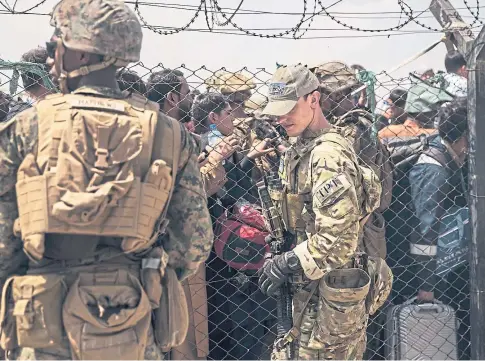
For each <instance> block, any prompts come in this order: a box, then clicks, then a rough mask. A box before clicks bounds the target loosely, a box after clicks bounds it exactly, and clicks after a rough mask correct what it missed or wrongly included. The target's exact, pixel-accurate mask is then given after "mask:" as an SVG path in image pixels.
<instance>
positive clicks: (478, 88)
mask: <svg viewBox="0 0 485 361" xmlns="http://www.w3.org/2000/svg"><path fill="white" fill-rule="evenodd" d="M484 42H485V27H484V28H483V29H482V31H481V32H480V34H479V36H478V38H477V39H476V40H475V43H474V44H473V46H472V47H471V53H470V57H469V58H468V63H467V67H468V69H469V70H468V71H469V73H468V129H469V134H468V142H469V152H470V153H469V185H470V197H469V205H470V216H471V224H472V243H471V247H470V253H471V261H470V262H471V263H470V301H471V304H470V307H471V310H470V323H471V350H472V356H471V357H472V359H474V360H483V359H485V241H484V239H482V238H481V237H483V236H484V235H485V160H484V159H483V157H484V154H485V48H484V47H483V44H484ZM480 154H482V155H480Z"/></svg>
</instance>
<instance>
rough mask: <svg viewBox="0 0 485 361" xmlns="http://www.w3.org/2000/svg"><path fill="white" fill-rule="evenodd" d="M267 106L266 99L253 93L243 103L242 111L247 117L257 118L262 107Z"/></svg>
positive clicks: (259, 94)
mask: <svg viewBox="0 0 485 361" xmlns="http://www.w3.org/2000/svg"><path fill="white" fill-rule="evenodd" d="M266 104H268V97H267V96H265V95H263V94H261V93H258V92H255V93H254V94H253V95H251V97H250V98H249V99H248V100H246V101H245V102H244V111H245V112H246V114H248V115H252V116H259V115H260V114H261V112H262V111H263V109H264V107H265V106H266Z"/></svg>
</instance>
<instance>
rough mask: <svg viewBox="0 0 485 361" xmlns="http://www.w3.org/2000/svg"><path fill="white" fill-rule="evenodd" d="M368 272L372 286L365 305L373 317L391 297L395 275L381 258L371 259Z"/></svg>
mask: <svg viewBox="0 0 485 361" xmlns="http://www.w3.org/2000/svg"><path fill="white" fill-rule="evenodd" d="M368 271H369V277H370V280H371V286H370V291H369V294H368V295H367V298H366V301H365V303H366V308H367V312H368V313H369V315H373V314H374V313H376V311H377V310H378V309H379V308H381V307H382V306H383V305H384V302H385V301H386V300H387V298H388V297H389V294H390V293H391V289H392V282H393V275H392V271H391V269H390V268H389V266H388V265H387V263H386V261H385V260H384V259H382V258H379V257H369V262H368Z"/></svg>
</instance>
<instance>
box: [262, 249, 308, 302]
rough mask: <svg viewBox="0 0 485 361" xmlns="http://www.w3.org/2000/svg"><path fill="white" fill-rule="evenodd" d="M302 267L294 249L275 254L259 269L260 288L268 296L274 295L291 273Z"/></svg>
mask: <svg viewBox="0 0 485 361" xmlns="http://www.w3.org/2000/svg"><path fill="white" fill-rule="evenodd" d="M302 269H303V268H302V267H301V264H300V260H299V259H298V257H297V256H296V254H295V252H293V251H289V252H285V253H283V254H281V255H277V256H274V257H273V258H271V259H269V260H268V261H266V262H265V264H264V265H263V268H261V269H260V271H259V282H258V284H259V289H260V290H261V292H263V294H265V295H267V296H274V295H276V294H277V293H278V290H279V288H280V287H281V286H282V285H283V284H284V283H285V282H287V281H288V276H289V275H291V274H293V273H295V272H298V271H300V270H302Z"/></svg>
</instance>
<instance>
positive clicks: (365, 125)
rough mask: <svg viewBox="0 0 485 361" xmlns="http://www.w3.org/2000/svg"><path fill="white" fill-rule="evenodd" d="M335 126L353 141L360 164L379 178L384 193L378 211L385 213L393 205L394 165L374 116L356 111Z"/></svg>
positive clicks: (341, 119) (360, 110)
mask: <svg viewBox="0 0 485 361" xmlns="http://www.w3.org/2000/svg"><path fill="white" fill-rule="evenodd" d="M335 125H336V126H338V127H342V128H344V134H345V136H346V137H347V139H351V140H352V142H353V146H354V150H355V153H356V154H357V156H358V158H359V163H361V164H362V165H364V166H366V167H369V168H371V169H372V170H373V171H374V173H375V174H376V175H377V176H378V177H379V180H380V181H381V186H382V193H381V203H380V206H379V208H377V211H378V212H383V211H384V210H385V209H387V208H388V207H389V205H390V204H391V198H392V164H391V162H390V160H389V152H388V150H387V149H386V147H385V146H384V145H383V144H382V143H381V141H380V140H379V138H378V137H377V134H376V131H375V128H374V123H373V118H372V114H370V113H369V112H367V111H365V110H362V109H355V110H352V111H350V112H348V113H346V114H344V115H343V116H341V117H340V118H338V119H337V120H336V122H335Z"/></svg>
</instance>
